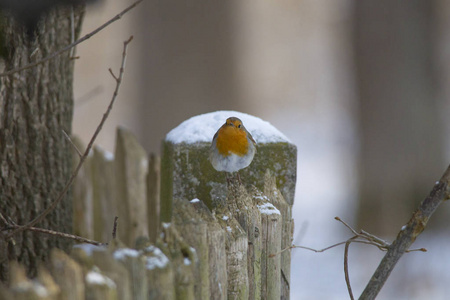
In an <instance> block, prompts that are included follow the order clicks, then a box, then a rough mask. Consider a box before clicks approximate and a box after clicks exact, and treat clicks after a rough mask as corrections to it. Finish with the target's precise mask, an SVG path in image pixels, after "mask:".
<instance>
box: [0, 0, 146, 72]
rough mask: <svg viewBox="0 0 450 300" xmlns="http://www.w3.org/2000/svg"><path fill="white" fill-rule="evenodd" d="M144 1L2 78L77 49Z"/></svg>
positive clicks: (139, 1)
mask: <svg viewBox="0 0 450 300" xmlns="http://www.w3.org/2000/svg"><path fill="white" fill-rule="evenodd" d="M142 1H143V0H138V1H136V2H134V3H133V4H131V5H130V6H128V7H127V8H125V9H124V10H123V11H122V12H120V13H119V14H118V15H116V16H115V17H114V18H112V19H110V20H109V21H108V22H106V23H104V24H103V25H101V26H100V27H98V28H97V29H95V30H93V31H91V32H90V33H88V34H86V35H85V36H83V37H82V38H80V39H78V40H77V41H75V42H74V43H71V44H70V45H67V46H66V47H64V48H62V49H60V50H58V51H56V52H53V53H52V54H50V55H49V56H47V57H44V58H43V59H41V60H38V61H36V62H34V63H31V64H28V65H25V66H23V67H19V68H15V69H12V70H8V71H6V72H3V73H1V74H0V77H4V76H8V75H11V74H14V73H17V72H20V71H23V70H26V69H29V68H32V67H35V66H37V65H40V64H42V63H45V62H47V61H49V60H50V59H53V58H55V57H57V56H59V55H61V54H62V53H64V52H66V51H68V50H70V49H72V48H73V47H75V46H76V45H78V44H80V43H82V42H84V41H85V40H87V39H89V38H91V37H92V36H93V35H95V34H97V33H98V32H100V31H101V30H103V29H105V27H108V26H109V25H111V23H113V22H115V21H117V20H119V19H121V18H122V16H123V15H124V14H126V13H127V12H128V11H130V10H131V9H133V8H134V7H136V5H138V4H139V3H141V2H142Z"/></svg>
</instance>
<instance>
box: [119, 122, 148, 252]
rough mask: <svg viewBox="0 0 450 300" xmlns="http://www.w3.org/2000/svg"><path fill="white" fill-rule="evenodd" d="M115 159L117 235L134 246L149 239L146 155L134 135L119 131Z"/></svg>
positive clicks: (120, 129)
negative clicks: (141, 237) (139, 239)
mask: <svg viewBox="0 0 450 300" xmlns="http://www.w3.org/2000/svg"><path fill="white" fill-rule="evenodd" d="M114 156H115V160H114V163H115V177H116V190H117V192H116V197H117V198H116V203H117V208H118V216H119V226H118V236H119V238H120V240H121V241H123V242H124V243H125V245H127V246H128V247H133V246H134V243H135V241H136V238H137V237H139V236H141V235H145V236H148V226H147V168H148V159H147V154H146V152H145V150H144V149H143V148H142V146H141V145H140V144H139V143H138V141H137V140H136V138H135V136H134V135H133V134H131V133H130V132H129V131H128V130H126V129H124V128H118V129H117V135H116V150H115V155H114Z"/></svg>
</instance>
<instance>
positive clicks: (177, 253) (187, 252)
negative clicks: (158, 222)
mask: <svg viewBox="0 0 450 300" xmlns="http://www.w3.org/2000/svg"><path fill="white" fill-rule="evenodd" d="M156 246H157V247H158V248H160V249H161V251H163V253H164V254H165V255H166V256H167V257H169V259H170V261H171V262H172V263H173V266H174V273H175V292H176V298H177V299H183V300H194V299H196V298H195V294H194V285H195V280H196V278H195V277H194V274H195V271H194V270H195V264H197V263H198V258H197V253H196V251H195V249H194V248H192V247H190V246H189V244H187V243H186V242H185V241H184V240H183V238H182V237H181V235H180V233H179V232H178V231H177V230H176V228H175V226H173V225H172V224H170V223H162V227H161V239H159V240H158V241H157V243H156Z"/></svg>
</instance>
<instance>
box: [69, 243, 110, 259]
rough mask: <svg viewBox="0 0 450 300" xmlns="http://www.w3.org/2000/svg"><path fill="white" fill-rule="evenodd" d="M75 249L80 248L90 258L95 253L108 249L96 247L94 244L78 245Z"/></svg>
mask: <svg viewBox="0 0 450 300" xmlns="http://www.w3.org/2000/svg"><path fill="white" fill-rule="evenodd" d="M73 248H78V249H81V250H83V251H84V252H85V253H86V254H87V255H88V256H91V255H92V253H93V252H94V251H103V250H105V249H106V247H105V246H96V245H92V244H77V245H75V246H73Z"/></svg>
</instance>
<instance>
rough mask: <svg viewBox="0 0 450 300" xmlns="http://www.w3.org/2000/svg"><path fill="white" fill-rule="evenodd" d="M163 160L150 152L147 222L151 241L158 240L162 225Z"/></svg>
mask: <svg viewBox="0 0 450 300" xmlns="http://www.w3.org/2000/svg"><path fill="white" fill-rule="evenodd" d="M160 173H161V160H160V158H159V157H158V156H156V155H155V154H154V153H151V154H150V158H149V161H148V175H147V222H148V237H149V239H150V242H152V243H154V242H156V239H157V238H158V234H159V230H160V229H159V226H160V210H161V204H160V185H161V175H160Z"/></svg>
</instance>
